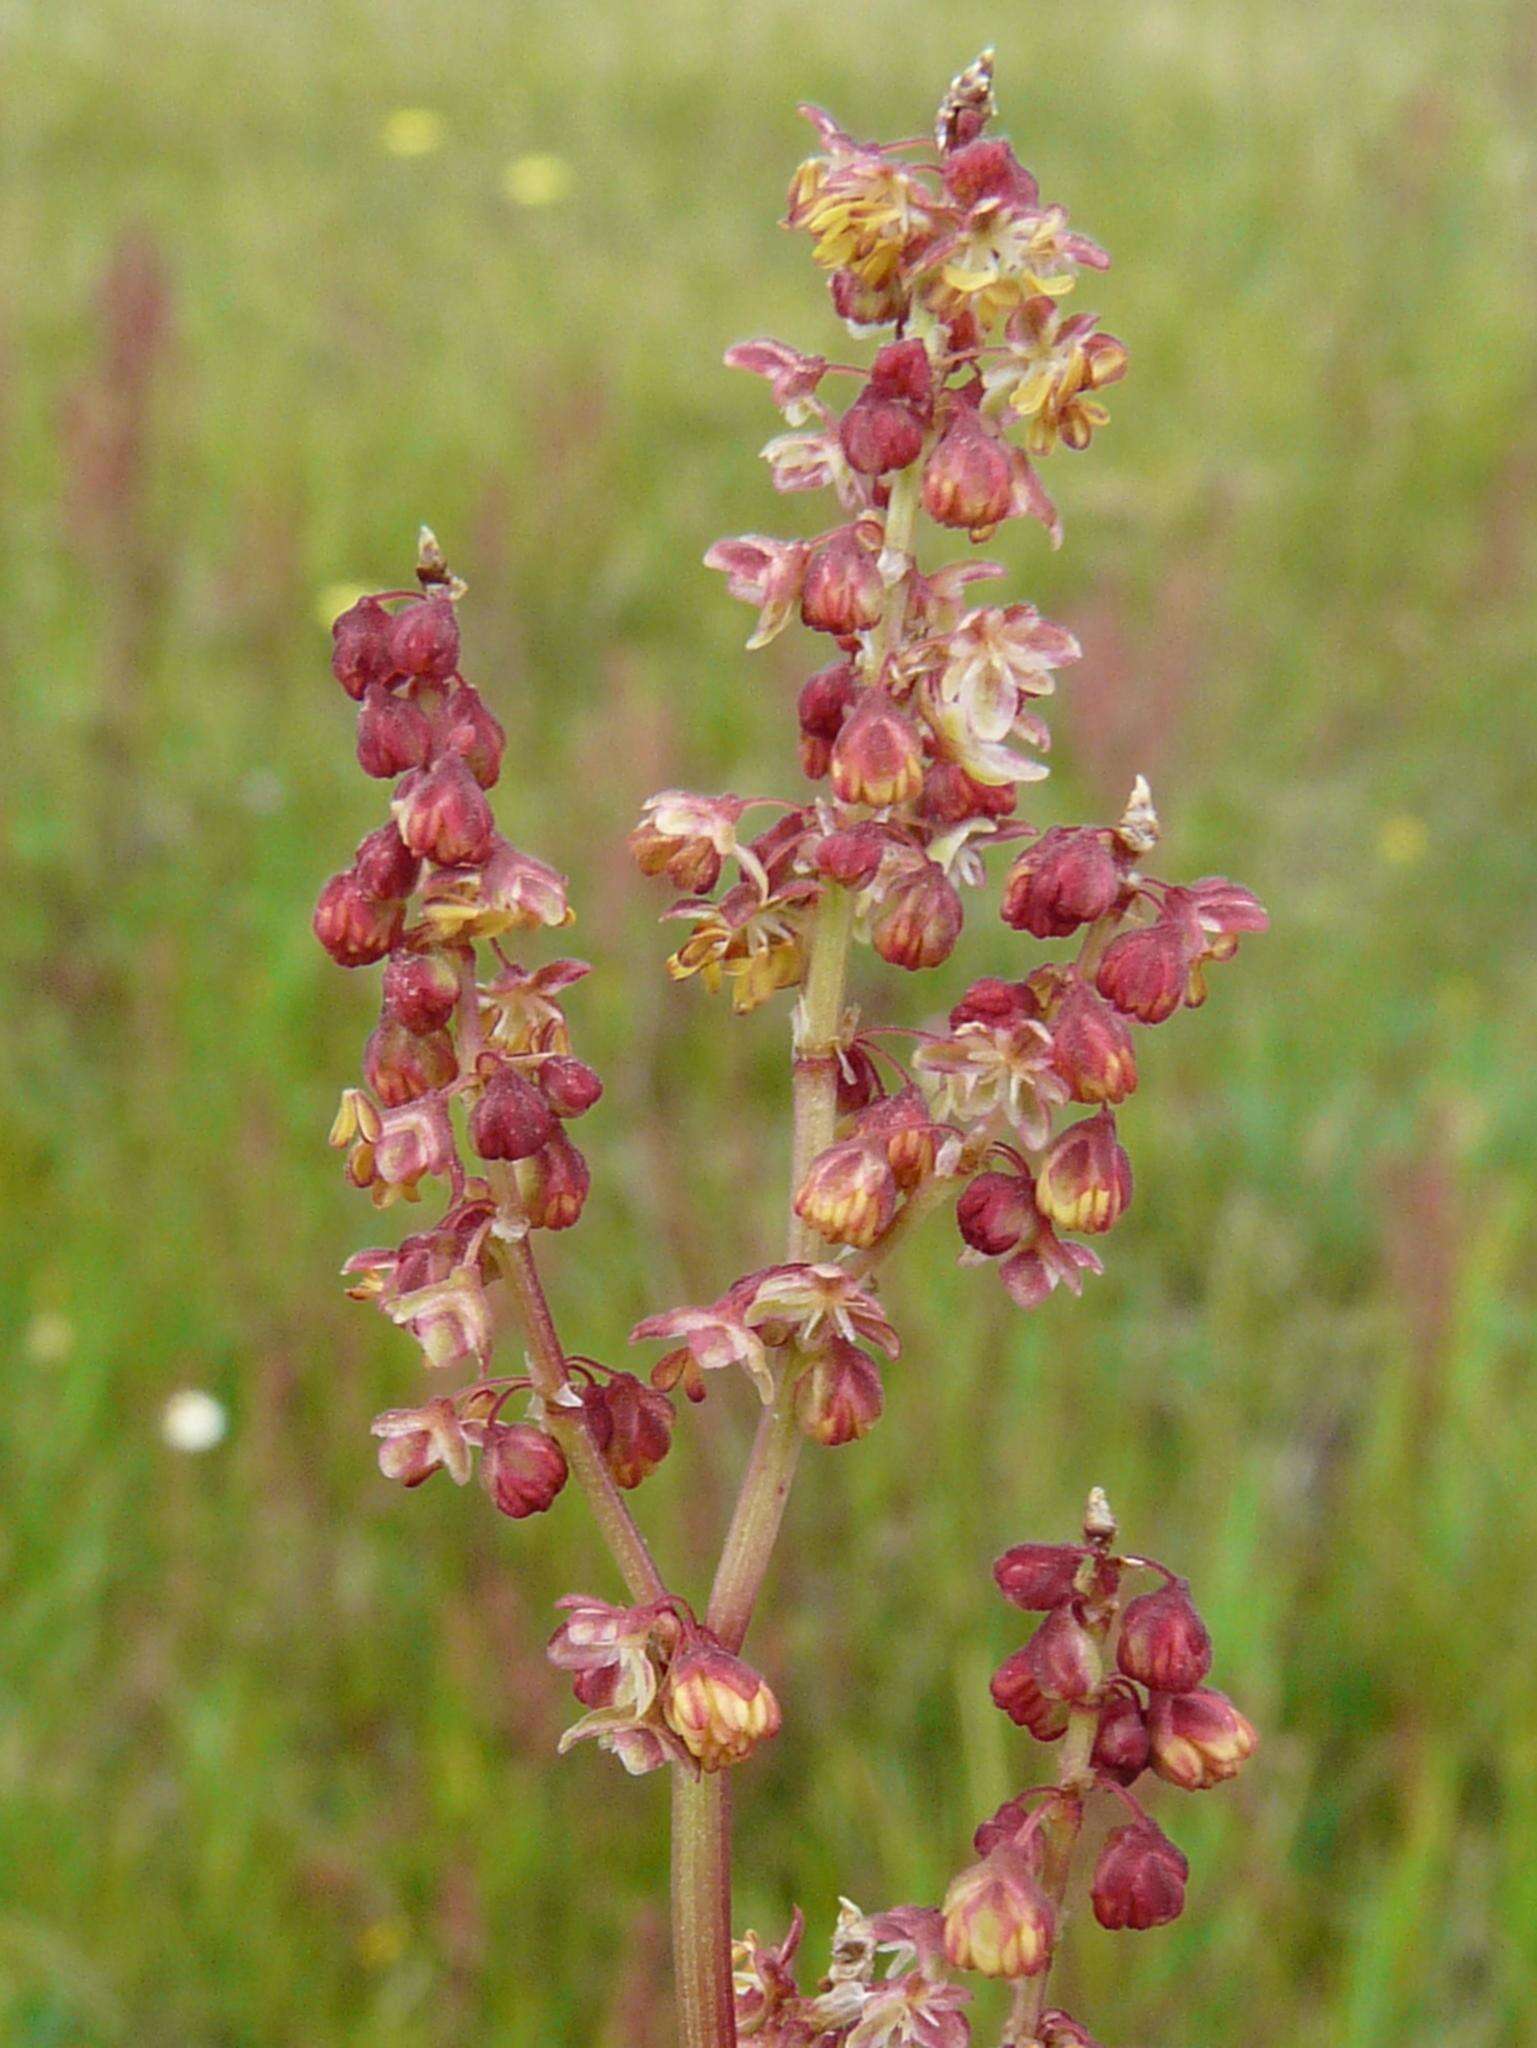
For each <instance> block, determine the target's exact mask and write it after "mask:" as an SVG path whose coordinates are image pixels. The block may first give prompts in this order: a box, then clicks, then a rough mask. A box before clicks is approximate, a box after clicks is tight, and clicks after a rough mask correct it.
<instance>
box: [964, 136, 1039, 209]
mask: <svg viewBox="0 0 1537 2048" xmlns="http://www.w3.org/2000/svg"><path fill="white" fill-rule="evenodd" d="M943 175H944V180H945V185H946V188H947V189H948V191H949V193H950V196H951V198H952V199H954V200H955V202H956V204H957V205H959V206H965V207H972V206H975V205H976V204H977V202H978V201H979V200H982V199H994V200H998V201H999V202H1001V203H1002V204H1003V205H1005V206H1011V207H1028V206H1035V205H1036V204H1037V203H1038V202H1039V199H1040V192H1039V189H1038V187H1037V185H1036V182H1035V180H1034V178H1032V177H1031V175H1030V173H1029V172H1028V171H1027V170H1026V169H1025V167H1024V165H1023V164H1022V163H1021V162H1020V161H1019V158H1018V157H1017V156H1015V154H1014V152H1013V150H1012V149H1011V148H1010V147H1009V145H1008V143H1006V142H1002V141H998V142H991V141H984V140H980V139H979V140H977V141H974V142H968V143H967V144H966V145H965V146H964V148H961V149H957V150H954V151H952V152H951V154H950V155H949V156H947V157H946V159H945V164H944V173H943Z"/></svg>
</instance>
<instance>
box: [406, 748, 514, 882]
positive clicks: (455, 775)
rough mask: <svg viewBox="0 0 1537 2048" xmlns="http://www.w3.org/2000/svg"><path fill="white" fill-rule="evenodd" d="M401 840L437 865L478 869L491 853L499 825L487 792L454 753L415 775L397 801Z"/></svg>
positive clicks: (414, 851) (413, 850)
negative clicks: (494, 816) (486, 794)
mask: <svg viewBox="0 0 1537 2048" xmlns="http://www.w3.org/2000/svg"><path fill="white" fill-rule="evenodd" d="M395 816H396V820H397V822H398V823H399V826H400V836H401V838H402V839H403V840H404V841H405V842H406V845H407V846H408V847H409V848H410V849H411V851H412V852H413V853H419V854H421V855H422V856H423V858H424V859H426V860H431V861H436V862H437V864H438V866H439V867H445V868H457V867H478V866H479V865H480V864H481V862H482V861H484V860H485V858H486V856H487V855H488V854H489V853H490V851H491V847H492V843H493V840H494V838H495V830H496V821H495V820H494V818H493V817H492V815H491V806H490V805H489V804H488V803H487V802H486V798H485V793H484V791H483V790H482V789H481V787H480V784H479V783H478V782H477V781H476V780H475V778H474V776H473V775H472V774H471V773H470V771H469V769H468V768H467V767H466V766H465V765H464V763H463V762H462V761H461V760H459V759H458V757H457V756H456V755H449V756H447V757H445V758H444V759H443V760H441V761H435V762H434V763H433V765H432V766H431V767H430V768H428V769H426V770H424V771H423V772H422V774H420V775H418V776H413V777H412V778H411V780H410V781H409V782H407V783H405V784H404V785H403V786H402V788H401V791H400V794H399V795H398V796H397V797H396V799H395Z"/></svg>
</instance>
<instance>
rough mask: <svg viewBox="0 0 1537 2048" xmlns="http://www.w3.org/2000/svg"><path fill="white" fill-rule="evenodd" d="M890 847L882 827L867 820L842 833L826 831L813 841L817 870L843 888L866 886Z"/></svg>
mask: <svg viewBox="0 0 1537 2048" xmlns="http://www.w3.org/2000/svg"><path fill="white" fill-rule="evenodd" d="M890 847H891V841H890V838H889V837H888V836H887V834H886V832H885V831H884V829H883V828H882V827H881V826H879V825H877V824H873V823H870V822H866V823H865V824H862V825H853V826H850V828H849V829H848V831H846V832H829V833H828V835H827V837H826V838H825V839H819V840H818V841H817V847H816V864H817V872H818V874H822V875H825V876H826V877H827V879H828V881H829V882H837V883H840V884H841V885H842V887H843V888H845V889H864V888H867V887H868V886H869V884H870V883H871V882H873V881H874V880H875V878H876V876H877V875H878V874H879V873H880V871H881V863H882V862H883V861H884V860H885V858H886V855H887V853H888V852H889V850H890Z"/></svg>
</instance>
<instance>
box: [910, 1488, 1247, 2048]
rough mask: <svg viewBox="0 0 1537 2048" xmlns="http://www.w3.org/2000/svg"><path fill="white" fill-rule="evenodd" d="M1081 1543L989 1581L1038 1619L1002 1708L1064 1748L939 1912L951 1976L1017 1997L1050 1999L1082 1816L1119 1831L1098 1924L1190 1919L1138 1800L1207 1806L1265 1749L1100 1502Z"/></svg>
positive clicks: (1204, 1639) (1187, 1618)
mask: <svg viewBox="0 0 1537 2048" xmlns="http://www.w3.org/2000/svg"><path fill="white" fill-rule="evenodd" d="M1084 1535H1085V1540H1084V1542H1083V1543H1082V1544H1063V1543H1023V1544H1020V1545H1018V1546H1017V1547H1016V1548H1015V1549H1013V1550H1009V1551H1006V1552H1005V1553H1004V1555H1003V1556H1002V1557H1001V1558H999V1560H998V1562H997V1564H996V1566H995V1567H994V1575H995V1577H996V1578H997V1581H998V1585H999V1587H1000V1589H1001V1590H1002V1592H1003V1593H1004V1595H1005V1597H1006V1598H1007V1599H1009V1600H1011V1601H1012V1602H1013V1603H1014V1605H1015V1606H1016V1607H1022V1608H1024V1609H1025V1610H1026V1611H1027V1612H1030V1613H1038V1614H1040V1615H1041V1616H1042V1617H1043V1618H1042V1620H1041V1622H1040V1624H1039V1626H1038V1627H1037V1629H1036V1631H1035V1633H1034V1635H1033V1636H1032V1637H1031V1638H1030V1640H1029V1642H1028V1643H1026V1644H1025V1646H1024V1648H1023V1649H1021V1650H1018V1651H1016V1652H1015V1653H1014V1655H1013V1656H1011V1657H1009V1658H1008V1659H1007V1660H1006V1661H1005V1662H1004V1663H1003V1664H1002V1665H1001V1666H1000V1668H999V1670H998V1671H997V1672H996V1673H995V1674H994V1677H993V1681H992V1696H993V1699H994V1702H995V1703H996V1704H997V1705H998V1706H999V1707H1000V1708H1001V1709H1002V1710H1003V1711H1004V1712H1005V1713H1006V1714H1007V1715H1008V1716H1009V1718H1010V1720H1012V1721H1014V1722H1016V1723H1017V1724H1018V1725H1019V1726H1020V1727H1022V1728H1026V1729H1028V1730H1029V1732H1030V1734H1031V1735H1033V1736H1034V1737H1035V1739H1036V1740H1037V1741H1038V1742H1041V1743H1056V1742H1061V1743H1062V1745H1063V1752H1062V1768H1061V1770H1060V1772H1059V1774H1058V1778H1057V1781H1056V1783H1055V1784H1049V1785H1041V1786H1034V1787H1032V1788H1030V1789H1029V1790H1027V1791H1024V1792H1021V1793H1020V1794H1018V1795H1017V1796H1016V1797H1014V1798H1012V1799H1009V1800H1007V1801H1006V1802H1005V1803H1004V1804H1003V1806H1001V1807H1000V1808H999V1810H998V1811H997V1813H995V1814H994V1815H993V1816H992V1817H991V1819H989V1820H987V1821H984V1822H983V1824H982V1825H981V1827H979V1828H978V1830H977V1833H976V1838H975V1843H974V1847H975V1850H976V1855H977V1859H978V1860H977V1861H976V1862H975V1863H972V1864H970V1865H969V1866H968V1867H967V1868H966V1869H965V1870H963V1871H962V1872H961V1873H960V1875H959V1876H957V1877H956V1878H955V1880H954V1881H953V1882H952V1884H951V1886H950V1889H949V1892H948V1893H947V1895H946V1898H945V1903H944V1941H945V1953H946V1955H947V1956H948V1958H949V1960H950V1962H951V1964H952V1965H953V1966H954V1967H955V1968H957V1969H966V1970H975V1971H978V1972H980V1973H981V1974H982V1975H983V1976H988V1977H1002V1978H1008V1979H1011V1980H1014V1981H1015V1982H1016V1983H1018V1982H1021V1981H1022V1980H1026V1979H1040V1980H1042V1985H1043V1984H1044V1978H1045V1975H1046V1972H1047V1971H1048V1970H1049V1969H1050V1966H1051V1960H1052V1954H1053V1950H1054V1947H1055V1944H1056V1939H1057V1929H1058V1925H1059V1922H1060V1919H1061V1916H1062V1911H1063V1904H1064V1896H1065V1893H1066V1889H1067V1881H1068V1875H1069V1872H1070V1867H1071V1864H1072V1858H1073V1850H1074V1848H1075V1847H1076V1844H1077V1841H1078V1836H1079V1832H1080V1830H1081V1828H1082V1826H1083V1820H1084V1812H1085V1807H1086V1806H1087V1804H1088V1803H1089V1802H1090V1801H1091V1800H1092V1799H1094V1798H1096V1797H1104V1798H1107V1799H1109V1800H1110V1801H1113V1802H1115V1803H1117V1804H1118V1805H1119V1806H1120V1807H1121V1808H1122V1809H1124V1815H1125V1818H1124V1819H1123V1820H1122V1821H1121V1822H1120V1824H1119V1825H1117V1826H1115V1827H1114V1828H1112V1829H1111V1831H1110V1833H1109V1834H1108V1836H1107V1837H1106V1839H1105V1842H1104V1845H1103V1847H1102V1848H1101V1849H1100V1852H1099V1856H1098V1859H1097V1861H1096V1863H1095V1866H1094V1871H1093V1875H1092V1878H1091V1880H1090V1887H1089V1897H1090V1901H1091V1903H1092V1906H1093V1909H1094V1917H1095V1918H1096V1919H1097V1920H1098V1921H1099V1923H1100V1925H1101V1926H1102V1927H1108V1928H1138V1929H1141V1928H1148V1927H1159V1926H1162V1925H1164V1923H1165V1922H1167V1921H1170V1920H1173V1919H1176V1918H1177V1917H1178V1916H1179V1914H1180V1912H1181V1911H1182V1910H1183V1908H1184V1903H1185V1883H1186V1878H1187V1876H1188V1866H1187V1864H1186V1861H1185V1858H1184V1856H1183V1855H1182V1854H1181V1853H1180V1851H1179V1849H1177V1848H1176V1847H1175V1845H1174V1843H1173V1842H1171V1841H1170V1840H1169V1838H1168V1836H1167V1835H1166V1834H1164V1832H1163V1830H1162V1829H1161V1828H1160V1827H1159V1825H1158V1823H1157V1822H1156V1821H1155V1820H1154V1819H1153V1818H1152V1817H1151V1815H1150V1814H1149V1813H1148V1812H1147V1810H1146V1808H1145V1807H1144V1806H1143V1805H1142V1803H1141V1801H1140V1800H1139V1799H1138V1798H1137V1797H1136V1796H1135V1795H1134V1794H1133V1793H1132V1791H1131V1789H1130V1788H1131V1787H1132V1786H1133V1785H1135V1784H1136V1783H1137V1781H1138V1780H1139V1779H1141V1778H1142V1777H1143V1776H1144V1774H1145V1773H1148V1772H1151V1773H1152V1774H1153V1775H1154V1776H1155V1777H1157V1778H1161V1779H1163V1780H1164V1781H1165V1782H1166V1783H1168V1784H1171V1785H1176V1786H1178V1787H1180V1788H1181V1789H1182V1790H1184V1791H1187V1792H1199V1791H1204V1790H1206V1789H1208V1788H1209V1787H1211V1786H1213V1785H1218V1784H1221V1783H1223V1782H1224V1781H1225V1780H1227V1779H1229V1778H1232V1777H1234V1776H1236V1775H1237V1773H1238V1771H1239V1769H1240V1768H1241V1766H1242V1765H1243V1763H1244V1762H1245V1760H1246V1759H1247V1758H1248V1757H1249V1756H1250V1755H1252V1753H1253V1751H1254V1748H1255V1743H1256V1737H1255V1733H1254V1730H1253V1728H1252V1727H1251V1726H1250V1724H1249V1722H1248V1721H1247V1720H1245V1718H1244V1716H1243V1715H1242V1714H1241V1713H1240V1712H1239V1711H1238V1709H1237V1708H1236V1707H1235V1706H1234V1705H1233V1703H1232V1701H1231V1700H1229V1699H1228V1698H1227V1696H1226V1694H1224V1693H1221V1692H1218V1691H1216V1690H1215V1689H1213V1688H1212V1687H1210V1686H1208V1685H1207V1684H1206V1679H1207V1676H1208V1674H1209V1673H1210V1670H1211V1660H1212V1646H1211V1638H1210V1636H1209V1635H1208V1634H1207V1631H1206V1626H1205V1624H1204V1623H1203V1622H1202V1620H1201V1617H1200V1615H1199V1614H1198V1613H1197V1612H1196V1610H1195V1607H1194V1605H1193V1604H1192V1602H1191V1598H1190V1589H1189V1586H1188V1585H1187V1584H1186V1582H1185V1581H1184V1580H1183V1579H1179V1578H1176V1577H1175V1576H1174V1574H1173V1573H1172V1572H1170V1571H1169V1570H1168V1569H1167V1568H1166V1567H1165V1566H1163V1565H1161V1564H1157V1563H1155V1562H1154V1561H1153V1560H1152V1559H1150V1558H1144V1557H1131V1556H1121V1555H1117V1554H1116V1553H1115V1551H1114V1549H1113V1547H1112V1546H1113V1543H1114V1539H1115V1524H1114V1520H1113V1518H1112V1517H1111V1515H1110V1513H1109V1509H1108V1507H1107V1506H1106V1503H1105V1500H1104V1496H1103V1495H1102V1494H1100V1493H1098V1492H1095V1493H1094V1494H1092V1495H1091V1496H1090V1500H1089V1510H1088V1513H1087V1515H1086V1517H1085V1525H1084ZM1149 1572H1151V1573H1155V1574H1156V1575H1157V1576H1158V1577H1159V1578H1160V1579H1161V1580H1162V1581H1163V1583H1162V1584H1161V1585H1160V1586H1158V1587H1156V1588H1155V1589H1154V1590H1153V1591H1151V1592H1145V1593H1140V1594H1138V1595H1137V1596H1136V1597H1135V1598H1132V1599H1130V1600H1128V1601H1126V1602H1125V1603H1124V1605H1123V1601H1122V1593H1123V1584H1124V1581H1125V1580H1126V1579H1127V1578H1128V1577H1129V1576H1131V1575H1133V1574H1139V1573H1149ZM1038 1992H1039V1987H1038V1988H1037V1995H1036V1996H1035V2003H1036V2005H1037V2007H1038V2006H1039V2004H1040V2003H1041V1999H1040V1997H1039V1995H1038ZM1032 2038H1033V2037H1032ZM1042 2038H1044V2036H1042ZM1074 2038H1076V2037H1074ZM1083 2038H1084V2039H1087V2038H1088V2037H1087V2036H1084V2037H1083Z"/></svg>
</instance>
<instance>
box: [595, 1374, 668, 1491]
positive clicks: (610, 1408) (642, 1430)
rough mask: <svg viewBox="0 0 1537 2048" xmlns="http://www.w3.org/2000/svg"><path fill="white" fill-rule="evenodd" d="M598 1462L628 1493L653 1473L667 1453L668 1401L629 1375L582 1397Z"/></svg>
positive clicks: (616, 1376) (615, 1377)
mask: <svg viewBox="0 0 1537 2048" xmlns="http://www.w3.org/2000/svg"><path fill="white" fill-rule="evenodd" d="M582 1406H583V1408H585V1409H586V1411H587V1420H588V1423H589V1425H590V1426H591V1428H592V1433H593V1437H594V1439H595V1440H596V1442H597V1445H598V1449H599V1451H600V1452H601V1453H602V1457H603V1462H604V1464H605V1465H607V1467H608V1469H609V1471H610V1472H611V1473H612V1474H613V1475H614V1479H615V1481H616V1482H617V1483H618V1484H619V1485H620V1486H622V1487H624V1488H626V1490H628V1489H629V1488H631V1487H635V1486H639V1484H640V1482H641V1481H642V1480H643V1479H645V1478H647V1477H648V1476H649V1475H650V1474H651V1473H653V1472H654V1471H655V1470H656V1468H657V1466H658V1465H660V1464H661V1462H662V1460H663V1459H664V1458H665V1457H666V1456H667V1453H668V1452H669V1451H670V1450H671V1449H672V1403H671V1401H669V1400H668V1398H667V1396H666V1395H665V1394H660V1393H658V1392H657V1390H656V1389H655V1388H654V1387H648V1386H647V1385H645V1383H644V1382H643V1381H641V1380H638V1379H637V1378H636V1377H635V1375H634V1373H631V1372H616V1373H614V1374H613V1375H612V1377H611V1378H610V1379H609V1380H608V1381H607V1383H606V1384H604V1385H601V1386H596V1385H595V1386H591V1387H589V1388H588V1389H587V1390H586V1392H585V1393H584V1394H583V1395H582Z"/></svg>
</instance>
